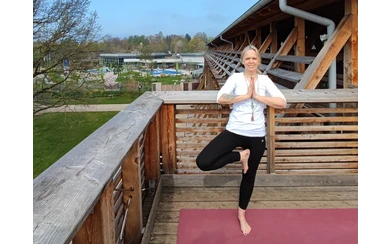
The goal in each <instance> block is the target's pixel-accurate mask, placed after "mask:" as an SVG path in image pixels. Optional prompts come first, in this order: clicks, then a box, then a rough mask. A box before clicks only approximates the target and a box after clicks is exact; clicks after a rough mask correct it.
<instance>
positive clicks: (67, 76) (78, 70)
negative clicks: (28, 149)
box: [33, 0, 101, 114]
mask: <svg viewBox="0 0 390 244" xmlns="http://www.w3.org/2000/svg"><path fill="white" fill-rule="evenodd" d="M89 5H90V0H33V80H35V81H36V82H37V83H38V81H39V80H43V79H45V78H47V77H50V80H53V81H54V82H50V83H49V84H44V83H42V85H37V86H35V88H34V91H33V100H34V101H35V102H34V109H33V112H34V114H36V113H37V112H40V111H42V110H45V109H47V108H50V107H58V106H62V105H67V104H68V103H69V101H71V100H74V99H78V98H77V97H74V96H72V94H74V93H75V90H78V88H80V87H81V86H82V85H83V84H84V82H81V83H80V79H81V75H82V74H83V72H82V71H86V69H88V68H89V67H91V65H92V64H93V61H95V62H96V58H98V53H97V51H98V45H97V43H96V40H97V39H98V35H99V32H100V31H101V27H100V25H98V24H97V22H96V20H97V14H96V12H93V13H89V11H88V8H89ZM64 60H67V61H68V63H69V67H67V70H65V69H64ZM84 74H85V73H84ZM67 81H69V82H67ZM75 81H76V82H75ZM72 83H75V84H76V85H75V84H73V85H72ZM58 91H60V93H59V92H58ZM53 94H54V95H53Z"/></svg>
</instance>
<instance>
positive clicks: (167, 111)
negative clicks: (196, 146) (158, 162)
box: [161, 104, 176, 174]
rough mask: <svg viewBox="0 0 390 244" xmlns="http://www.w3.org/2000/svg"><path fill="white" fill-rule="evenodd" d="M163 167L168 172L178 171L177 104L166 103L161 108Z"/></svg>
mask: <svg viewBox="0 0 390 244" xmlns="http://www.w3.org/2000/svg"><path fill="white" fill-rule="evenodd" d="M161 127H162V133H161V143H162V145H164V146H163V148H162V163H163V164H162V167H163V171H164V172H165V173H166V174H174V173H175V171H176V121H175V104H164V105H163V107H162V110H161Z"/></svg>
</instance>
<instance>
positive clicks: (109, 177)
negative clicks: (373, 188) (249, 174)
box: [33, 0, 358, 244]
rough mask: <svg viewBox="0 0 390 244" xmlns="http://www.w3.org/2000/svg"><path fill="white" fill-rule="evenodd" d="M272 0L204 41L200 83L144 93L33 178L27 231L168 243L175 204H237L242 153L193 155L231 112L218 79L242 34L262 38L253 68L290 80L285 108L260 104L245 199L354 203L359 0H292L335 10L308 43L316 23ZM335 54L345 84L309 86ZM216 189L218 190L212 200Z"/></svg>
mask: <svg viewBox="0 0 390 244" xmlns="http://www.w3.org/2000/svg"><path fill="white" fill-rule="evenodd" d="M278 2H279V1H272V0H271V1H270V0H265V1H264V0H263V1H259V3H257V4H255V5H254V6H253V7H252V8H251V9H250V10H248V11H247V12H246V13H245V14H244V15H243V16H242V17H241V18H239V19H238V20H237V21H236V22H235V23H234V24H232V25H231V26H229V27H228V28H227V29H226V30H225V31H223V33H222V34H221V35H220V36H221V37H218V38H216V39H215V40H213V41H212V42H211V43H209V46H210V50H209V51H208V52H207V53H206V54H205V60H206V62H205V63H207V67H205V74H204V77H205V78H204V80H203V83H201V84H200V85H199V87H200V89H203V90H194V91H165V92H164V91H161V92H146V93H144V94H143V95H142V96H140V97H139V98H138V99H137V100H135V101H134V102H133V103H131V104H129V105H128V106H127V107H126V108H125V109H123V110H122V111H120V112H119V113H118V114H117V115H116V116H114V117H113V118H112V119H111V120H109V121H108V122H107V123H106V124H104V125H103V126H102V127H100V128H99V129H98V130H96V131H95V132H94V133H92V134H91V135H90V136H88V137H87V138H86V139H85V140H83V141H82V142H81V143H80V144H78V145H77V146H76V147H74V148H73V149H72V150H71V151H69V152H68V153H67V154H66V155H64V156H63V157H62V158H60V159H59V160H58V161H57V162H56V163H54V164H53V165H52V166H51V167H50V168H48V169H47V170H46V171H44V172H43V173H42V174H41V175H39V176H38V177H37V178H35V179H34V185H33V189H34V195H33V203H34V206H33V214H34V216H33V221H34V223H33V230H34V233H33V239H34V243H56V244H57V243H58V244H60V243H66V244H68V243H72V244H77V243H83V244H84V243H107V244H108V243H109V244H111V243H115V244H117V243H118V244H119V243H137V244H138V243H145V244H146V243H175V242H176V238H175V237H176V228H177V222H178V211H179V209H180V208H181V207H183V206H186V207H197V208H216V207H223V208H235V207H236V204H237V202H236V201H237V189H238V185H239V179H240V177H241V176H240V174H241V165H240V164H239V163H233V164H230V165H228V166H226V167H224V168H223V169H220V170H217V171H213V172H202V171H200V170H199V169H198V168H197V167H196V164H195V159H196V156H197V155H198V153H199V152H200V150H201V149H202V148H203V147H204V146H205V145H206V144H207V143H208V142H209V141H210V140H211V139H212V138H213V137H214V136H215V135H216V134H217V133H219V132H220V131H222V130H223V129H224V127H225V125H226V123H227V118H228V113H229V110H228V109H226V108H224V107H222V106H220V105H218V104H216V101H215V98H216V94H217V92H218V91H217V90H215V89H218V87H219V85H220V84H219V83H223V82H224V79H226V78H227V76H228V75H229V74H231V73H232V72H235V71H239V70H240V67H241V64H240V63H239V51H240V50H241V48H242V47H243V46H245V45H247V43H248V42H249V43H253V44H255V45H256V46H257V47H259V48H260V49H261V50H264V52H263V51H262V64H261V65H260V66H259V69H264V72H268V73H269V74H270V75H273V79H275V80H274V81H275V82H276V81H277V79H276V77H277V78H278V79H279V80H280V81H281V82H280V83H278V84H279V85H280V86H284V87H287V88H288V86H287V84H291V82H292V84H293V87H291V89H282V92H283V93H284V95H285V97H286V99H287V102H288V105H289V106H288V107H287V108H285V109H274V108H270V107H268V108H267V110H266V111H265V113H266V118H267V137H266V141H267V149H266V153H265V156H264V157H263V158H262V160H261V162H260V166H259V169H258V177H257V179H258V180H257V181H256V189H255V191H254V196H253V202H251V203H250V204H251V205H250V206H249V207H255V208H271V207H290V208H300V207H340V208H346V207H352V208H356V207H357V183H358V89H357V70H356V67H357V1H355V0H345V1H337V0H333V1H330V0H325V1H314V0H292V1H288V5H292V6H294V7H295V8H298V7H299V8H300V9H303V10H304V11H314V12H316V14H323V15H327V14H329V15H331V14H330V13H329V12H335V13H334V14H335V15H337V16H339V17H338V19H337V20H336V21H335V23H336V25H335V30H334V32H333V34H332V35H330V36H329V38H328V40H327V42H326V43H325V44H323V46H322V47H320V46H319V47H317V49H316V50H317V51H318V53H317V54H315V55H309V53H312V52H313V51H314V50H312V49H310V48H306V47H310V46H312V44H313V45H315V44H316V43H317V42H316V41H314V40H313V41H310V40H311V39H312V38H314V36H316V35H317V34H316V35H314V32H315V31H316V30H317V29H319V28H315V27H310V25H311V24H309V23H308V24H307V26H306V25H305V24H303V22H304V21H303V20H302V19H299V18H297V17H291V16H289V15H288V14H286V13H284V12H282V11H281V10H280V8H279V6H278ZM332 6H333V8H332ZM267 13H268V14H267ZM341 13H342V14H341ZM327 17H328V18H333V17H331V16H327ZM291 21H292V22H291ZM291 23H292V24H293V25H292V27H291V28H288V26H291ZM284 25H286V27H282V26H284ZM303 29H304V30H305V32H302V30H303ZM308 30H311V32H312V33H310V32H308ZM318 31H319V33H318V34H321V33H322V32H321V31H320V30H318ZM302 33H306V34H302ZM294 36H295V37H294ZM260 37H261V38H260ZM275 38H276V39H275ZM302 39H304V40H302ZM314 39H315V38H314ZM270 40H272V41H270ZM275 40H277V41H275ZM281 40H282V41H281ZM280 42H283V44H281V45H280ZM266 46H267V48H266ZM303 47H305V48H303ZM292 50H293V51H292ZM292 52H293V53H292ZM266 57H268V58H269V59H268V60H269V61H268V63H266V62H267V61H265V60H266ZM339 58H341V60H344V61H343V62H344V65H345V68H343V69H341V70H342V72H341V73H339V71H340V69H337V75H341V76H336V77H339V78H338V79H341V80H342V81H343V82H342V87H343V89H333V88H332V89H314V88H319V87H318V86H319V85H320V84H321V82H323V80H324V79H325V78H326V77H328V79H333V78H334V77H333V78H331V77H330V76H331V75H330V74H329V75H328V76H327V75H326V72H327V70H328V68H329V67H330V66H331V65H332V63H333V61H334V59H336V62H337V59H339ZM292 60H295V61H296V62H292V63H293V64H292V65H289V66H286V65H285V64H284V63H283V62H290V63H291V61H292ZM298 61H299V62H298ZM309 62H310V63H309ZM302 64H304V65H302ZM287 67H290V68H289V69H288V70H287V69H286V68H287ZM292 67H294V68H292ZM241 68H242V67H241ZM280 70H284V71H280ZM309 71H310V72H309ZM286 72H290V73H286ZM298 73H299V74H301V75H299V74H298ZM329 73H331V72H329ZM282 74H290V75H289V76H283V75H282ZM278 75H279V76H281V77H279V76H278ZM294 77H295V78H294ZM298 78H299V79H298ZM288 79H290V80H288ZM292 79H295V81H291V80H292ZM287 81H289V82H290V83H288V82H287ZM211 88H212V89H211ZM204 89H206V90H204ZM217 188H218V189H217ZM205 189H207V190H206V191H205ZM192 191H193V192H194V193H193V194H191V192H192ZM217 191H218V192H220V193H219V194H217V196H218V200H210V196H215V194H216V192H217ZM265 191H266V192H267V198H266V199H265Z"/></svg>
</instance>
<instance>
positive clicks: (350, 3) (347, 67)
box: [343, 0, 358, 88]
mask: <svg viewBox="0 0 390 244" xmlns="http://www.w3.org/2000/svg"><path fill="white" fill-rule="evenodd" d="M357 11H358V3H357V0H346V1H345V14H352V22H351V38H350V39H349V40H348V41H347V43H346V44H345V46H344V81H343V83H344V84H343V86H344V88H348V87H350V86H351V85H354V86H357V85H358V13H357Z"/></svg>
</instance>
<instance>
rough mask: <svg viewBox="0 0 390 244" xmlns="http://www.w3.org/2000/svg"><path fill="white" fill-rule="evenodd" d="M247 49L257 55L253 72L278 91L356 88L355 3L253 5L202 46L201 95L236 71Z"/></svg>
mask: <svg viewBox="0 0 390 244" xmlns="http://www.w3.org/2000/svg"><path fill="white" fill-rule="evenodd" d="M324 38H325V39H324ZM322 40H323V41H322ZM249 44H252V45H254V46H256V47H257V48H258V49H259V51H260V53H261V64H260V65H259V68H258V69H259V71H261V72H264V73H267V74H268V75H269V76H270V77H271V79H272V80H273V81H274V82H275V83H277V84H279V85H280V86H283V87H285V88H289V89H315V88H331V89H333V88H356V87H357V85H358V73H357V67H358V3H357V0H324V1H313V0H289V1H286V0H284V1H283V0H262V1H259V2H258V3H256V4H255V5H254V6H253V7H252V8H251V9H249V10H248V11H247V12H245V13H244V14H243V15H242V16H241V17H240V18H239V19H237V20H236V21H235V22H234V23H232V24H231V25H230V26H229V27H228V28H227V29H226V30H224V31H223V32H221V33H220V34H219V35H218V36H217V37H215V38H214V40H212V41H211V42H210V43H209V44H208V46H209V50H208V51H207V53H206V54H205V69H204V76H203V79H202V82H201V85H200V87H201V89H207V90H213V89H218V88H219V87H220V86H221V85H222V84H223V83H224V81H225V80H226V79H227V78H228V77H229V76H230V75H231V74H232V73H233V72H240V71H242V70H243V66H242V64H241V62H240V51H241V50H242V49H244V47H245V46H247V45H249Z"/></svg>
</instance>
